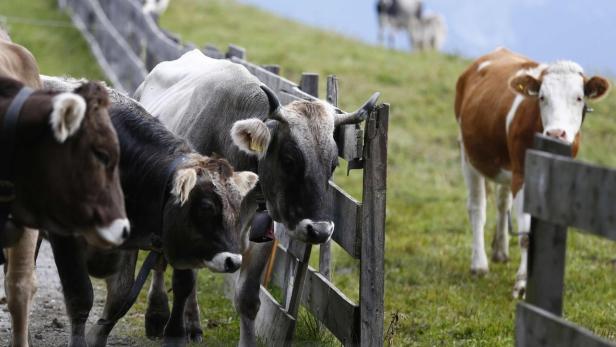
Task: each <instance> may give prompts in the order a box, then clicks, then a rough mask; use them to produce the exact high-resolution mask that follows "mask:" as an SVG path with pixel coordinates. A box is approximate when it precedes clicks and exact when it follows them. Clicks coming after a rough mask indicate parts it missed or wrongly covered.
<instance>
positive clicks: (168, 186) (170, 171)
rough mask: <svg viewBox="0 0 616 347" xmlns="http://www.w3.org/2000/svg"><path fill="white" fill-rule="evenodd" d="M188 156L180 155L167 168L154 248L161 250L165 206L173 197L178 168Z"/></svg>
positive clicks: (153, 241) (154, 237)
mask: <svg viewBox="0 0 616 347" xmlns="http://www.w3.org/2000/svg"><path fill="white" fill-rule="evenodd" d="M186 159H187V158H186V156H185V155H184V154H182V155H180V156H179V157H177V158H175V159H173V161H172V162H171V164H170V165H169V166H167V169H166V171H165V174H164V176H163V177H164V181H163V182H164V183H163V184H162V185H161V186H162V188H161V191H160V193H159V197H160V198H159V204H158V210H157V212H158V213H159V215H160V219H159V223H158V225H159V227H158V228H155V229H154V232H153V233H152V245H153V246H154V248H159V249H160V248H161V246H162V240H161V237H162V231H163V218H164V216H165V205H167V201H168V200H169V197H170V196H171V190H172V187H173V184H172V181H173V176H174V174H175V172H176V171H177V169H178V167H179V166H180V165H181V164H182V163H184V161H186Z"/></svg>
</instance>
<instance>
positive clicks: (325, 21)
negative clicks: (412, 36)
mask: <svg viewBox="0 0 616 347" xmlns="http://www.w3.org/2000/svg"><path fill="white" fill-rule="evenodd" d="M241 2H243V3H248V4H253V5H256V6H258V7H260V8H263V9H267V10H269V11H272V12H274V13H277V14H279V15H282V16H284V17H287V18H291V19H295V20H298V21H300V22H303V23H306V24H310V25H313V26H317V27H320V28H323V29H329V30H334V31H336V32H339V33H341V34H344V35H346V36H351V37H356V38H358V39H361V40H363V41H367V42H370V43H375V44H376V43H377V28H378V26H377V21H376V10H375V8H376V0H241ZM424 3H425V5H426V9H427V10H428V11H434V12H438V13H441V14H442V15H443V16H444V17H445V20H446V22H447V26H448V36H447V41H446V44H445V48H444V50H445V51H446V52H449V53H455V54H460V55H463V56H467V57H476V56H478V55H481V54H483V53H486V52H489V51H491V50H492V49H494V48H495V47H498V46H505V47H508V48H510V49H512V50H515V51H518V52H520V53H523V54H525V55H528V56H530V57H532V58H534V59H537V60H541V61H546V62H549V61H553V60H557V59H570V60H574V61H577V62H578V63H580V64H582V66H583V67H584V68H585V69H586V70H587V71H588V72H595V73H596V72H601V73H607V74H609V75H611V76H616V0H592V1H582V0H432V1H430V0H426V1H424ZM281 30H284V29H283V28H281ZM396 47H397V48H399V49H405V50H408V49H409V44H408V39H407V38H406V37H405V36H403V35H398V36H397V37H396Z"/></svg>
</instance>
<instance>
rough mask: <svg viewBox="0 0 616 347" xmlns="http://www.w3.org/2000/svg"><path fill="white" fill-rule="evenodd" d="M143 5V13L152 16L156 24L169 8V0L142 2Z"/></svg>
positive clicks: (142, 0)
mask: <svg viewBox="0 0 616 347" xmlns="http://www.w3.org/2000/svg"><path fill="white" fill-rule="evenodd" d="M141 3H142V8H141V9H142V11H143V13H145V14H147V15H150V16H152V18H154V21H156V22H158V20H159V18H160V16H161V15H162V14H163V13H164V12H165V11H166V10H167V7H169V0H141Z"/></svg>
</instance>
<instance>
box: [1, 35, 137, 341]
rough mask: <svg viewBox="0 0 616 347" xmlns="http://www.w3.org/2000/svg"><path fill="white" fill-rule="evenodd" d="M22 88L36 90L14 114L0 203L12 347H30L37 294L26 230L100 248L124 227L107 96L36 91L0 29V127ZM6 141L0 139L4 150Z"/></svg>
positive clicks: (93, 87) (19, 52)
mask: <svg viewBox="0 0 616 347" xmlns="http://www.w3.org/2000/svg"><path fill="white" fill-rule="evenodd" d="M24 85H25V86H27V87H30V88H32V89H34V91H33V92H32V94H30V95H29V96H28V97H27V98H26V99H25V102H24V103H23V106H22V107H21V109H20V110H19V111H18V114H17V116H18V118H17V124H16V129H15V135H16V136H15V141H14V151H13V152H12V153H9V156H10V157H9V158H5V157H3V158H2V160H3V162H2V163H1V164H2V165H3V166H4V167H3V169H4V168H6V167H10V168H11V170H12V177H13V178H12V179H11V182H10V183H11V184H12V185H13V186H14V192H15V194H14V196H12V197H7V196H2V198H3V199H2V201H3V202H5V201H8V202H9V203H10V205H3V206H4V207H3V209H5V210H6V207H7V206H8V209H9V211H10V213H11V219H10V220H9V222H8V223H6V225H0V236H2V239H3V240H2V241H3V246H5V247H7V246H11V247H9V248H8V249H7V259H8V266H7V268H6V276H5V288H6V294H7V299H8V308H9V311H10V313H11V317H12V327H13V341H12V346H28V312H29V311H30V306H31V302H32V297H33V295H34V292H35V291H36V284H35V283H36V278H35V273H34V252H35V248H36V242H37V239H38V232H37V231H36V230H33V229H26V227H31V228H44V229H47V230H49V231H50V232H63V233H66V232H74V233H80V234H83V235H86V238H87V239H88V240H89V241H90V242H91V243H93V244H94V245H98V246H103V247H108V246H110V245H117V244H120V243H121V242H122V241H123V240H124V239H125V238H126V237H127V236H128V227H129V225H128V220H127V219H126V212H125V210H124V197H123V194H122V190H121V187H120V181H119V173H118V168H117V166H118V157H119V146H118V140H117V136H116V134H115V130H114V129H113V127H112V125H111V121H110V119H109V115H108V114H107V104H108V100H107V94H106V90H105V89H104V88H103V87H102V86H100V85H98V84H96V83H87V84H84V85H82V86H81V87H79V88H78V89H76V90H75V91H74V92H72V93H59V92H50V91H44V90H39V88H40V87H41V81H40V79H39V71H38V67H37V64H36V60H35V59H34V57H33V56H32V54H31V53H30V52H29V51H28V50H26V49H25V48H24V47H22V46H19V45H17V44H14V43H12V42H11V41H10V39H9V37H8V35H7V34H6V33H5V32H3V31H2V30H0V126H2V127H3V126H4V125H3V124H4V121H5V117H6V116H7V113H8V112H7V110H8V109H9V105H10V104H11V102H12V101H13V100H14V99H15V96H16V95H17V94H18V93H19V92H20V90H22V87H24ZM7 134H8V133H7ZM5 141H6V138H4V137H1V136H0V143H1V145H2V146H7V143H6V142H5ZM4 148H7V147H3V149H4ZM5 165H6V166H5ZM3 184H4V185H6V184H7V182H3ZM9 198H10V199H9ZM2 220H3V221H4V219H2ZM2 224H5V223H4V222H2ZM24 230H25V231H24ZM11 240H12V241H11Z"/></svg>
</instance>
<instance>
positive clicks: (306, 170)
mask: <svg viewBox="0 0 616 347" xmlns="http://www.w3.org/2000/svg"><path fill="white" fill-rule="evenodd" d="M135 97H136V98H137V99H139V100H140V101H141V102H142V103H143V105H144V107H145V108H146V109H147V110H148V111H149V112H151V113H152V114H153V115H154V116H156V117H159V119H160V120H161V121H162V122H163V123H164V124H165V125H167V127H169V129H171V130H172V131H173V132H174V133H176V134H177V135H179V136H182V137H185V138H186V139H188V141H189V142H190V143H191V144H192V145H193V146H194V147H195V149H196V150H197V151H199V152H200V153H202V154H204V155H208V154H211V153H219V154H220V155H222V156H223V157H225V158H227V160H229V162H231V163H232V164H233V165H234V166H235V167H236V168H238V169H241V170H250V171H253V172H258V173H259V177H260V186H261V190H262V193H263V195H264V198H265V204H266V206H267V210H268V211H269V213H270V214H271V216H272V217H273V219H274V220H275V221H277V222H279V223H282V224H284V226H285V229H286V230H287V233H288V235H289V236H290V237H291V238H293V239H296V240H301V241H304V242H308V243H313V244H319V243H323V242H326V241H327V240H329V238H330V237H331V235H332V233H333V231H334V223H333V222H332V220H331V218H332V217H331V215H330V214H331V202H330V199H329V198H330V196H331V195H330V192H329V191H328V190H329V189H330V188H329V185H328V181H329V179H330V178H331V175H332V173H333V171H334V169H335V168H336V166H337V165H338V155H337V153H338V148H337V146H336V142H335V141H334V137H333V135H334V130H335V128H336V127H337V126H339V125H341V124H351V123H359V122H361V121H362V120H364V119H365V118H366V116H367V115H368V113H369V112H370V111H371V110H372V109H373V108H374V105H375V103H376V99H377V97H378V94H375V95H374V96H373V97H372V98H371V99H370V100H369V101H368V102H367V103H366V104H365V105H364V106H363V107H362V108H361V109H360V110H358V111H357V112H354V113H350V114H341V113H337V111H336V109H335V108H334V107H333V106H331V105H329V104H327V103H325V102H322V101H295V102H292V103H290V104H289V105H286V106H281V105H280V102H279V101H278V99H277V98H276V96H275V95H274V94H273V93H272V91H271V90H269V89H268V88H267V87H265V86H264V85H263V83H261V82H260V81H259V80H258V79H257V78H256V77H254V76H253V75H251V74H250V73H249V72H248V70H246V69H245V68H244V67H243V66H241V65H239V64H235V63H232V62H229V61H226V60H215V59H211V58H208V57H206V56H205V55H203V54H202V53H201V52H200V51H198V50H193V51H191V52H188V53H186V54H184V55H183V56H182V57H180V58H179V59H177V60H174V61H169V62H163V63H160V64H159V65H158V66H156V67H155V68H154V70H153V71H152V72H151V73H150V74H149V75H148V76H147V77H146V79H145V81H144V82H143V84H142V85H141V86H140V87H139V89H138V90H137V92H136V95H135ZM246 205H247V210H248V209H250V210H249V211H247V213H246V214H244V215H243V216H242V220H243V221H242V225H244V226H245V228H244V229H243V230H242V234H241V237H240V239H241V244H242V254H243V262H242V267H241V270H240V274H239V278H238V279H237V282H236V293H235V306H236V309H237V310H238V311H239V313H240V315H241V336H240V345H242V346H254V345H255V344H256V339H255V331H254V329H255V328H254V320H255V317H256V315H257V312H258V310H259V305H260V301H259V286H260V278H261V275H262V272H263V269H264V267H265V264H266V261H267V257H268V255H269V253H270V251H271V247H272V243H271V242H268V243H254V242H249V227H248V226H249V222H250V221H251V220H252V217H253V216H254V214H255V212H256V209H257V201H256V193H255V194H251V195H250V196H249V198H247V201H246ZM277 232H278V230H277ZM157 277H158V279H159V280H158V281H156V278H157ZM157 277H155V280H154V281H153V283H152V285H153V286H152V287H151V289H150V295H151V297H152V296H158V297H160V296H161V295H164V287H163V286H162V281H160V279H161V278H162V277H161V276H160V274H159V276H157ZM193 295H194V293H193ZM193 299H194V298H193ZM191 300H192V299H191ZM192 302H193V303H194V304H196V300H192ZM187 312H188V313H189V314H190V316H191V318H192V319H191V321H192V323H191V322H189V323H188V324H189V325H192V328H194V329H193V331H192V333H195V334H196V335H198V334H199V332H200V328H199V321H198V308H196V306H193V307H192V308H190V307H188V308H187ZM146 320H147V317H146ZM150 323H151V322H150ZM146 324H148V323H147V322H146ZM152 325H153V324H152Z"/></svg>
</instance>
